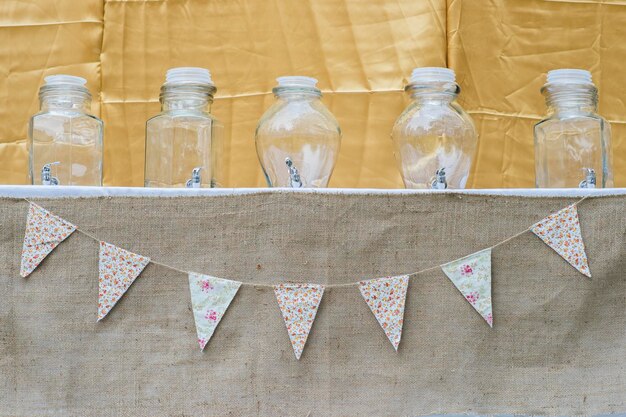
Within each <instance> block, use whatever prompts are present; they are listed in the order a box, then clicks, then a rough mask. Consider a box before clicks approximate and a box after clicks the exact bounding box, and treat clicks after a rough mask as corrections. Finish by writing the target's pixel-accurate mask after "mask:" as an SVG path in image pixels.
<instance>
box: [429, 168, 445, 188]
mask: <svg viewBox="0 0 626 417" xmlns="http://www.w3.org/2000/svg"><path fill="white" fill-rule="evenodd" d="M430 188H432V189H433V190H445V189H446V188H448V183H447V182H446V169H445V168H439V169H438V170H437V172H435V178H434V179H433V181H432V182H431V183H430Z"/></svg>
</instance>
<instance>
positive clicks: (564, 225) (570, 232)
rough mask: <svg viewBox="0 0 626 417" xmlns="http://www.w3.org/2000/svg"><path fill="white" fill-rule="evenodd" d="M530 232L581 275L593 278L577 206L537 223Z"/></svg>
mask: <svg viewBox="0 0 626 417" xmlns="http://www.w3.org/2000/svg"><path fill="white" fill-rule="evenodd" d="M530 230H531V231H532V232H533V233H534V234H535V235H536V236H537V237H538V238H539V239H541V240H543V241H544V243H545V244H546V245H548V246H550V247H551V248H552V249H553V250H554V251H555V252H556V253H558V254H559V255H561V257H562V258H563V259H565V260H566V261H567V262H568V263H569V264H570V265H571V266H573V267H574V268H576V270H578V271H579V272H580V273H581V274H583V275H585V276H587V277H589V278H591V271H590V270H589V263H588V261H587V254H586V253H585V244H584V242H583V236H582V233H581V231H580V221H579V219H578V210H577V209H576V205H575V204H572V205H571V206H568V207H566V208H564V209H563V210H560V211H557V212H556V213H553V214H551V215H549V216H548V217H546V218H545V219H543V220H541V221H540V222H537V223H535V224H534V225H533V226H532V227H531V228H530Z"/></svg>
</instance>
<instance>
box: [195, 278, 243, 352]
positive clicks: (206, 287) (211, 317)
mask: <svg viewBox="0 0 626 417" xmlns="http://www.w3.org/2000/svg"><path fill="white" fill-rule="evenodd" d="M240 286H241V282H237V281H231V280H228V279H221V278H215V277H211V276H208V275H201V274H195V273H193V272H192V273H190V274H189V290H190V291H191V306H192V308H193V317H194V320H195V322H196V333H197V334H198V344H199V345H200V349H202V350H204V347H205V346H206V344H207V343H208V342H209V340H210V339H211V336H213V333H214V332H215V329H216V328H217V325H218V324H219V323H220V320H222V317H223V316H224V313H226V310H227V309H228V306H230V302H231V301H232V300H233V298H235V295H236V294H237V291H238V290H239V287H240Z"/></svg>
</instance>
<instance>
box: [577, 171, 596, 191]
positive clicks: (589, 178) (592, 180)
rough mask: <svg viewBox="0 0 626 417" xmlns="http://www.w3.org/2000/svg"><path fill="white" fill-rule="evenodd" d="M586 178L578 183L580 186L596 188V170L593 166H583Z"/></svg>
mask: <svg viewBox="0 0 626 417" xmlns="http://www.w3.org/2000/svg"><path fill="white" fill-rule="evenodd" d="M583 171H585V179H584V180H582V181H581V182H580V184H578V188H596V171H595V170H594V169H593V168H583Z"/></svg>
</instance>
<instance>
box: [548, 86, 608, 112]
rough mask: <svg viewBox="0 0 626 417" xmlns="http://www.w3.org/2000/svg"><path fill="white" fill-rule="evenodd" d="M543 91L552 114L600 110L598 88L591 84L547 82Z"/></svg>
mask: <svg viewBox="0 0 626 417" xmlns="http://www.w3.org/2000/svg"><path fill="white" fill-rule="evenodd" d="M541 92H542V94H543V95H544V96H545V98H546V106H548V114H550V115H552V114H563V113H572V114H574V113H576V114H584V113H587V114H588V113H596V112H597V111H598V89H597V88H596V87H595V86H593V85H591V84H564V85H555V84H546V85H545V86H544V87H543V88H542V89H541Z"/></svg>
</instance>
